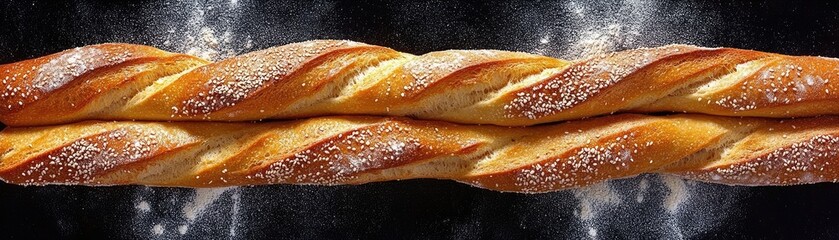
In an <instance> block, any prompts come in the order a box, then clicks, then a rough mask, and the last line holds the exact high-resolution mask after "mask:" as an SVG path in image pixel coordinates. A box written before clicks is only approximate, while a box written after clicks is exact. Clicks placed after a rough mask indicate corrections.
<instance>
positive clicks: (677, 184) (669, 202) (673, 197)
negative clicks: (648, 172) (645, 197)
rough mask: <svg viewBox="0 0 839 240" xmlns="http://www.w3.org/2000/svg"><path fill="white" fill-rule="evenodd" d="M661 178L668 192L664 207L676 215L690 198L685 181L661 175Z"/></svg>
mask: <svg viewBox="0 0 839 240" xmlns="http://www.w3.org/2000/svg"><path fill="white" fill-rule="evenodd" d="M659 177H660V178H661V181H662V182H663V183H664V185H665V186H667V190H668V193H667V198H665V199H664V207H665V208H666V209H667V211H668V212H670V213H671V214H672V213H675V212H676V211H677V210H678V209H679V206H681V205H682V203H684V202H685V201H687V198H688V190H687V185H686V184H685V180H682V179H681V178H678V177H675V176H669V175H660V176H659Z"/></svg>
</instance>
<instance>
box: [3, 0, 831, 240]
mask: <svg viewBox="0 0 839 240" xmlns="http://www.w3.org/2000/svg"><path fill="white" fill-rule="evenodd" d="M837 16H839V2H830V1H825V2H809V1H807V2H796V3H793V2H787V1H773V2H765V3H710V2H709V3H705V2H692V1H682V2H677V3H674V2H669V1H667V2H658V1H649V2H647V1H645V2H640V1H608V3H597V2H589V1H576V2H571V1H566V2H541V1H522V2H503V3H501V2H498V3H496V2H486V3H479V2H475V3H473V2H468V1H463V2H457V1H411V2H379V1H369V2H349V1H348V2H343V1H315V2H308V1H306V2H304V1H299V2H298V1H280V2H264V3H263V2H253V1H247V0H238V1H236V0H234V1H218V0H213V1H188V2H161V1H134V2H121V1H108V2H105V1H103V2H96V1H78V2H75V3H70V2H64V1H55V2H49V1H34V2H28V1H4V2H3V3H0V63H9V62H14V61H19V60H23V59H27V58H31V57H37V56H41V55H44V54H48V53H53V52H57V51H61V50H64V49H68V48H72V47H77V46H83V45H86V44H94V43H102V42H131V43H141V44H148V45H153V46H156V47H159V48H162V49H166V50H169V51H179V52H191V53H195V54H200V55H202V56H205V57H208V58H214V59H220V58H224V57H227V56H231V55H235V54H240V53H243V52H248V51H252V50H258V49H264V48H268V47H271V46H276V45H281V44H286V43H291V42H296V41H303V40H309V39H318V38H334V39H351V40H356V41H361V42H367V43H371V44H377V45H384V46H388V47H392V48H394V49H397V50H400V51H405V52H409V53H414V54H422V53H425V52H429V51H434V50H443V49H476V48H488V49H504V50H516V51H525V52H534V53H540V54H545V55H549V56H555V57H563V58H577V57H581V56H584V55H587V54H589V53H592V52H598V51H601V50H621V49H627V48H635V47H651V46H659V45H662V44H668V43H687V44H697V45H703V46H711V47H715V46H727V47H737V48H747V49H756V50H762V51H771V52H778V53H785V54H796V55H822V56H831V57H839V47H837V46H839V45H837V41H838V40H839V17H837ZM203 36H211V37H214V38H204V37H203ZM215 40H218V41H215ZM0 128H2V125H0ZM674 181H676V182H678V183H680V184H685V182H681V181H678V180H673V179H669V178H662V177H660V176H657V175H643V176H640V177H636V178H632V179H625V180H615V181H611V182H609V183H607V184H601V185H598V186H596V187H593V188H584V189H582V190H568V191H560V192H555V193H548V194H536V195H524V194H511V193H496V192H492V191H487V190H482V189H477V188H473V187H469V186H466V185H462V184H458V183H455V182H450V181H439V180H410V181H401V182H386V183H374V184H367V185H362V186H338V187H318V186H263V187H242V188H235V189H229V190H226V191H222V190H218V192H223V193H221V195H220V196H219V197H218V199H216V200H215V201H212V204H209V205H208V206H207V208H206V209H205V210H204V211H203V212H201V213H200V214H198V215H197V216H196V217H195V218H190V217H189V216H186V215H185V214H184V213H183V209H184V205H188V204H190V202H192V201H193V200H194V199H193V198H194V196H195V195H196V193H195V190H192V189H177V188H148V187H140V186H122V187H101V188H90V187H66V186H50V187H20V186H13V185H7V184H2V183H0V238H2V239H55V238H61V239H98V238H109V239H157V238H161V239H169V238H186V239H227V238H230V239H285V238H304V239H313V238H340V239H345V238H349V239H369V238H385V239H393V238H397V239H403V238H404V239H438V238H444V239H474V238H490V239H521V238H535V239H544V238H550V239H553V238H574V239H577V238H597V239H620V238H633V239H638V238H641V239H645V238H665V239H679V238H688V239H705V238H714V239H717V238H749V239H754V238H758V239H761V238H772V239H777V238H785V239H836V238H838V237H839V211H837V209H838V208H837V206H836V205H837V203H839V184H815V185H807V186H792V187H751V188H750V187H731V186H721V185H713V184H704V183H695V182H686V185H685V187H686V189H687V192H686V193H687V197H686V199H685V200H684V201H681V202H680V203H681V204H679V205H678V208H676V209H669V210H668V209H667V208H666V206H667V203H668V201H669V200H668V199H670V198H669V197H668V196H671V195H672V194H671V192H672V191H673V188H672V185H671V184H672V183H673V182H674ZM668 183H671V184H668ZM645 185H649V187H644V186H645ZM603 189H606V190H608V191H606V192H609V191H611V194H606V195H608V196H612V197H611V198H610V197H608V196H607V197H606V198H604V197H603V195H602V194H601V193H603V192H604V190H603ZM199 195H200V194H199ZM638 196H643V197H644V199H645V200H644V201H640V202H639V201H638V200H637V197H638ZM604 199H605V200H604ZM671 200H672V199H671ZM142 203H147V204H148V206H149V209H148V210H147V211H146V210H144V209H143V207H140V206H142V205H141V204H142ZM587 209H588V210H591V212H589V213H591V214H593V215H590V216H589V217H586V215H587V214H586V212H587V211H588V210H587ZM154 226H158V227H159V228H158V229H157V230H159V231H157V232H155V230H154ZM179 226H186V227H185V229H184V230H185V231H183V233H181V232H179V229H178V228H179Z"/></svg>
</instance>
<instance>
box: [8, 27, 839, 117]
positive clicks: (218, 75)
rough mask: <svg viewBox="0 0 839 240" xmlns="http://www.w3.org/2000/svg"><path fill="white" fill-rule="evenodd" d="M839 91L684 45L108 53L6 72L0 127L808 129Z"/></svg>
mask: <svg viewBox="0 0 839 240" xmlns="http://www.w3.org/2000/svg"><path fill="white" fill-rule="evenodd" d="M837 78H839V60H837V59H832V58H823V57H799V56H786V55H779V54H772V53H763V52H757V51H750V50H740V49H730V48H713V49H710V48H699V47H694V46H685V45H668V46H663V47H658V48H641V49H633V50H627V51H621V52H615V53H610V54H603V55H600V56H595V57H592V58H589V59H582V60H576V61H573V62H569V61H565V60H560V59H554V58H549V57H544V56H538V55H533V54H527V53H517V52H507V51H497V50H448V51H440V52H432V53H427V54H423V55H420V56H414V55H411V54H406V53H400V52H397V51H395V50H393V49H389V48H385V47H380V46H373V45H367V44H363V43H357V42H352V41H341V40H313V41H306V42H300V43H293V44H288V45H284V46H279V47H275V48H270V49H266V50H262V51H256V52H253V53H249V54H245V55H242V56H237V57H233V58H230V59H227V60H224V61H221V62H216V63H209V62H206V61H204V60H201V59H198V58H195V57H191V56H186V55H181V54H172V53H167V52H164V51H161V50H157V49H154V48H151V47H146V46H139V45H130V44H102V45H93V46H87V47H82V48H77V49H74V50H68V51H65V52H61V53H57V54H53V55H49V56H45V57H41V58H36V59H31V60H26V61H22V62H18V63H12V64H6V65H2V66H0V81H2V82H1V83H2V85H0V121H2V122H4V123H6V124H8V125H11V126H34V125H43V124H60V123H69V122H74V121H79V120H150V121H171V120H211V121H251V120H261V119H290V118H302V117H316V116H326V115H345V114H360V115H387V116H410V117H416V118H421V119H434V120H445V121H450V122H457V123H473V124H474V123H480V124H494V125H502V126H527V125H535V124H540V123H548V122H556V121H563V120H572V119H580V118H586V117H593V116H600V115H606V114H610V113H614V112H697V113H706V114H711V115H726V116H758V117H775V118H779V117H805V116H817V115H834V114H836V113H838V112H839V101H837V100H839V87H837V86H839V85H837V84H839V83H837V80H836V79H837ZM80 93H81V94H80ZM45 114H49V115H51V116H54V117H50V118H43V117H42V116H44V115H45Z"/></svg>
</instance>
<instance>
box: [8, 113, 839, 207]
mask: <svg viewBox="0 0 839 240" xmlns="http://www.w3.org/2000/svg"><path fill="white" fill-rule="evenodd" d="M837 150H839V118H834V117H820V118H804V119H795V120H774V119H757V118H730V117H714V116H704V115H691V114H678V115H669V116H646V115H636V114H619V115H613V116H606V117H599V118H592V119H587V120H579V121H570V122H566V123H561V124H548V125H540V126H531V127H501V126H490V125H481V126H478V125H459V124H452V123H445V122H439V121H423V120H411V119H407V118H398V117H397V118H378V117H361V116H357V117H352V116H349V117H323V118H312V119H305V120H295V121H279V122H265V123H210V122H97V121H87V122H81V123H75V124H69V125H60V126H48V127H21V128H8V129H5V130H4V131H2V132H0V179H2V180H3V181H6V182H8V183H14V184H25V185H43V184H80V185H92V186H100V185H121V184H141V185H151V186H176V187H221V186H241V185H261V184H319V185H336V184H362V183H367V182H377V181H389V180H401V179H413V178H435V179H450V180H455V181H459V182H463V183H467V184H471V185H474V186H478V187H482V188H487V189H493V190H499V191H512V192H528V193H530V192H546V191H555V190H560V189H565V188H572V187H579V186H585V185H589V184H593V183H597V182H600V181H604V180H608V179H615V178H625V177H630V176H634V175H637V174H641V173H662V174H673V175H677V176H681V177H684V178H688V179H695V180H699V181H707V182H715V183H723V184H735V185H789V184H805V183H815V182H835V181H837V180H839V172H837V170H838V169H839V164H836V163H837V158H839V151H837Z"/></svg>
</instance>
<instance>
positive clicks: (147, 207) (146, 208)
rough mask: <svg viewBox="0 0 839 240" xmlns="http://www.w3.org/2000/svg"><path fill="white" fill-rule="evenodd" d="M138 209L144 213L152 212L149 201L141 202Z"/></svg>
mask: <svg viewBox="0 0 839 240" xmlns="http://www.w3.org/2000/svg"><path fill="white" fill-rule="evenodd" d="M136 208H137V210H140V211H141V212H144V213H147V212H149V211H151V205H149V202H147V201H140V203H138V204H137V206H136Z"/></svg>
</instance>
